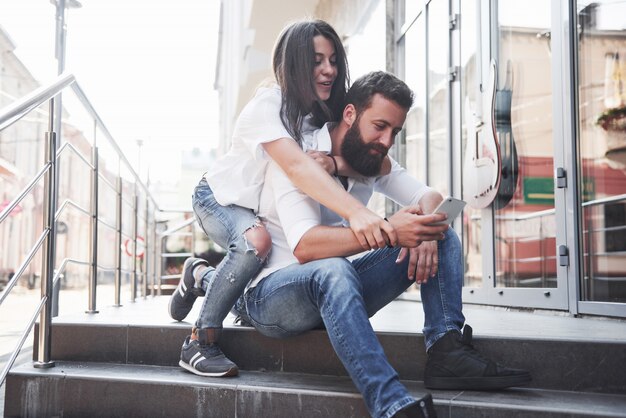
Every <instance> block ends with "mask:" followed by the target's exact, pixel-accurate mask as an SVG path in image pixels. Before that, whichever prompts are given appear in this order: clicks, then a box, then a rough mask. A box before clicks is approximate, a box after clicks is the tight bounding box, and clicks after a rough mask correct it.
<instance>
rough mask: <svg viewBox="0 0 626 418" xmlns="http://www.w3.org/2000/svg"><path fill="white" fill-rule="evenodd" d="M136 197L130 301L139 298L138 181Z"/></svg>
mask: <svg viewBox="0 0 626 418" xmlns="http://www.w3.org/2000/svg"><path fill="white" fill-rule="evenodd" d="M134 197H135V198H134V199H133V212H134V214H135V216H134V217H133V219H134V222H133V279H132V280H131V282H130V301H131V302H135V299H137V228H138V227H139V219H138V215H139V196H138V195H137V183H135V196H134Z"/></svg>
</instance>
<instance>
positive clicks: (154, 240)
mask: <svg viewBox="0 0 626 418" xmlns="http://www.w3.org/2000/svg"><path fill="white" fill-rule="evenodd" d="M156 230H157V221H156V207H155V208H154V212H153V213H152V229H151V232H152V287H153V288H154V293H153V294H154V295H155V296H157V295H159V296H160V294H159V288H158V286H157V273H158V271H157V251H156V249H157V233H156Z"/></svg>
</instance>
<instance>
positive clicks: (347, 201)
mask: <svg viewBox="0 0 626 418" xmlns="http://www.w3.org/2000/svg"><path fill="white" fill-rule="evenodd" d="M263 149H264V150H265V152H267V153H268V154H269V156H270V157H272V159H273V160H274V161H275V162H276V163H277V164H278V165H279V166H280V168H281V169H282V170H283V171H284V172H285V174H286V175H287V177H289V179H290V180H291V181H292V182H293V184H294V185H295V186H296V187H298V188H299V189H300V190H302V191H303V192H304V193H306V194H307V195H309V196H310V197H311V198H313V199H315V200H316V201H318V202H319V203H321V204H322V205H324V206H326V207H327V208H329V209H331V210H332V211H334V212H335V213H337V214H339V215H340V216H342V217H343V218H345V219H347V220H348V222H349V223H350V228H351V229H352V231H353V232H354V234H355V236H356V238H357V239H358V241H359V243H360V244H361V246H362V247H363V249H366V250H369V249H376V248H383V247H384V246H385V245H387V243H389V244H391V245H395V244H396V242H397V236H396V232H395V231H394V229H393V227H392V226H391V224H390V223H389V222H387V221H385V220H384V219H383V218H381V217H380V216H378V215H376V214H375V213H374V212H372V211H370V210H369V209H367V208H366V207H365V205H363V204H362V203H361V202H359V201H358V200H357V199H356V198H354V197H353V196H352V195H350V194H349V193H348V192H346V191H345V190H344V188H343V187H341V185H339V183H337V182H336V181H335V180H334V179H333V178H332V177H330V176H329V175H328V173H327V172H326V171H325V170H324V169H323V168H322V167H321V166H320V165H319V164H318V163H316V162H315V161H314V160H313V159H312V158H310V157H309V156H307V155H306V154H305V153H304V151H302V149H301V148H300V147H299V146H298V144H297V143H296V142H295V141H294V140H293V139H291V138H280V139H277V140H275V141H272V142H267V143H264V144H263Z"/></svg>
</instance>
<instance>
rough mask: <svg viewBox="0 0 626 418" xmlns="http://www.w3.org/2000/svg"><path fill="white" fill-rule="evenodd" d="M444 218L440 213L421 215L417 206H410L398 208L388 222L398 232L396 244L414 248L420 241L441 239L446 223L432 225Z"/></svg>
mask: <svg viewBox="0 0 626 418" xmlns="http://www.w3.org/2000/svg"><path fill="white" fill-rule="evenodd" d="M445 219H446V215H445V214H442V213H437V214H430V215H423V214H422V210H421V208H420V207H419V206H410V207H405V208H402V209H400V210H399V211H398V212H396V213H394V214H393V215H392V216H391V217H390V218H389V223H391V224H392V225H393V228H394V229H395V230H396V232H397V234H398V245H400V246H402V247H407V248H415V247H417V246H419V245H420V244H421V243H422V241H435V240H440V239H443V236H444V234H443V233H444V232H445V231H447V230H448V225H432V224H434V223H435V222H440V221H443V220H445Z"/></svg>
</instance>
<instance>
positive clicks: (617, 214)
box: [578, 1, 626, 302]
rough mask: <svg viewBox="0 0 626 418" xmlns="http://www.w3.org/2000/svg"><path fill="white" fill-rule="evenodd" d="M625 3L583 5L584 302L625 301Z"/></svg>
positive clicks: (609, 2) (587, 2) (582, 170)
mask: <svg viewBox="0 0 626 418" xmlns="http://www.w3.org/2000/svg"><path fill="white" fill-rule="evenodd" d="M625 15H626V2H625V1H594V2H593V3H592V2H589V1H579V2H578V21H579V41H580V42H579V83H580V85H579V94H580V100H579V115H580V123H579V130H580V144H579V149H580V163H579V164H580V167H581V172H582V179H581V180H582V181H581V185H580V189H581V201H582V202H583V214H582V221H583V247H584V264H583V272H584V274H583V279H582V281H583V282H582V285H581V289H582V299H583V300H588V301H606V302H626V277H625V276H626V267H625V266H626V244H625V243H626V21H625V20H624V16H625Z"/></svg>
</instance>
